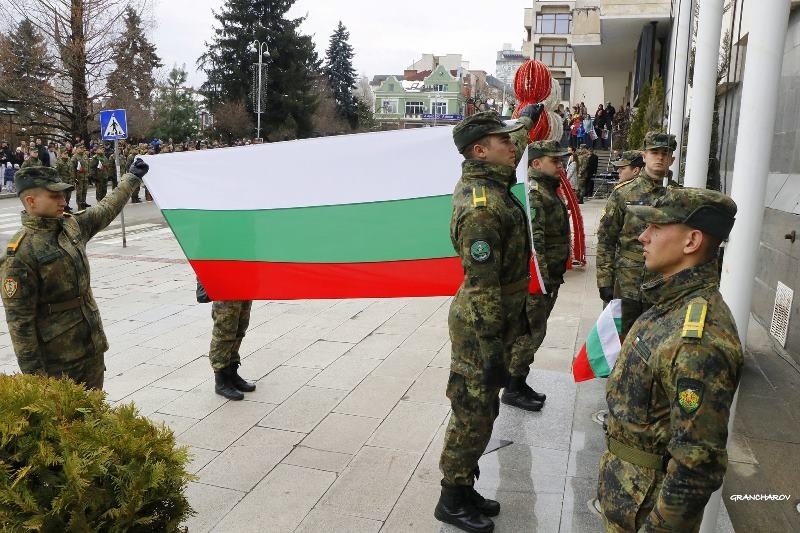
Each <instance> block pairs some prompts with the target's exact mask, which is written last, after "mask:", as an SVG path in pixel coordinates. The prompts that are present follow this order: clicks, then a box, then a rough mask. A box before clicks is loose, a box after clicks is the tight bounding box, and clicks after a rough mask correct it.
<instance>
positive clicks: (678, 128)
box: [668, 0, 694, 181]
mask: <svg viewBox="0 0 800 533" xmlns="http://www.w3.org/2000/svg"><path fill="white" fill-rule="evenodd" d="M678 4H679V5H678V19H677V20H676V24H677V29H676V31H675V40H674V41H673V43H672V54H671V55H672V57H673V58H674V62H673V64H672V81H671V83H670V87H671V90H670V97H669V122H668V124H669V133H671V134H672V135H674V136H675V141H676V142H677V143H678V148H677V149H676V150H675V162H674V163H673V164H672V175H673V176H675V180H676V181H677V178H678V176H679V175H680V164H681V156H682V155H683V121H684V117H685V116H686V85H687V82H688V77H689V76H688V75H689V47H690V44H691V39H690V37H689V35H690V33H691V29H692V12H693V11H694V2H693V1H692V0H679V1H678Z"/></svg>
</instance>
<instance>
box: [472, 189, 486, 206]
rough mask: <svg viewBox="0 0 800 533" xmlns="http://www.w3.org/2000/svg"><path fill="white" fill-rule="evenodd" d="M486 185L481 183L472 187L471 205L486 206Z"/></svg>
mask: <svg viewBox="0 0 800 533" xmlns="http://www.w3.org/2000/svg"><path fill="white" fill-rule="evenodd" d="M486 203H487V200H486V187H484V186H483V185H481V186H480V187H473V188H472V207H486Z"/></svg>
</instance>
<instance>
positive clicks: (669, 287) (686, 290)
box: [642, 259, 719, 307]
mask: <svg viewBox="0 0 800 533" xmlns="http://www.w3.org/2000/svg"><path fill="white" fill-rule="evenodd" d="M718 287H719V273H718V264H717V260H716V259H712V260H711V261H708V262H706V263H703V264H701V265H697V266H693V267H691V268H687V269H685V270H681V271H680V272H678V273H677V274H674V275H672V276H670V277H668V278H658V279H656V280H654V281H651V282H649V283H645V284H644V285H642V293H643V294H644V296H645V298H647V300H648V301H649V302H650V303H652V304H653V305H655V306H656V307H670V306H671V305H672V304H674V303H675V302H678V301H680V300H682V299H683V298H685V297H686V296H687V295H689V294H692V293H695V292H697V291H698V290H703V289H714V290H716V289H717V288H718Z"/></svg>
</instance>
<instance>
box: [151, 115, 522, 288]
mask: <svg viewBox="0 0 800 533" xmlns="http://www.w3.org/2000/svg"><path fill="white" fill-rule="evenodd" d="M144 159H145V160H146V161H147V162H148V164H149V165H150V171H149V173H148V174H147V175H146V176H145V183H146V185H147V189H148V190H149V191H150V193H151V194H152V196H153V199H154V200H155V202H156V204H157V205H158V206H159V208H160V209H161V211H162V213H163V215H164V217H165V218H166V220H167V222H168V223H169V225H170V227H171V228H172V231H173V232H174V233H175V236H176V237H177V240H178V242H179V244H180V246H181V248H182V249H183V252H184V253H185V254H186V257H187V258H188V260H189V262H190V264H191V265H192V268H193V269H194V270H195V273H196V274H197V276H198V277H199V278H200V281H201V282H202V284H203V286H204V287H205V288H206V291H207V292H208V295H209V296H210V297H211V298H212V299H214V300H239V299H248V300H249V299H264V300H291V299H306V298H387V297H408V296H450V295H453V294H455V292H456V291H457V290H458V287H459V286H460V284H461V282H462V281H463V279H464V271H463V269H462V267H461V261H460V259H459V258H458V256H457V255H456V253H455V251H454V250H453V245H452V243H451V241H450V215H451V211H452V193H453V190H454V188H455V185H456V182H457V181H458V179H459V177H460V175H461V162H462V161H463V157H462V156H461V155H459V154H458V152H457V151H456V149H455V146H454V145H453V140H452V127H446V126H442V127H436V128H420V129H408V130H396V131H387V132H379V133H365V134H357V135H341V136H336V137H326V138H316V139H306V140H298V141H287V142H280V143H272V144H260V145H251V146H243V147H233V148H222V149H214V150H198V151H194V152H180V153H170V154H160V155H158V156H152V155H150V156H145V157H144ZM520 168H521V170H520V171H519V172H518V174H519V176H518V184H517V185H516V186H514V188H513V191H514V193H515V194H517V195H518V197H519V198H520V200H523V198H522V197H523V196H524V182H525V169H524V167H522V165H520Z"/></svg>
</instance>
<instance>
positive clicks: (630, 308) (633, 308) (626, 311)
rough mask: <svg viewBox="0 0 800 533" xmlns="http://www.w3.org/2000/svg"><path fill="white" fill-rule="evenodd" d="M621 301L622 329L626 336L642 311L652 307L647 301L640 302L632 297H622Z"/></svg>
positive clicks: (622, 333)
mask: <svg viewBox="0 0 800 533" xmlns="http://www.w3.org/2000/svg"><path fill="white" fill-rule="evenodd" d="M621 300H622V301H621V302H620V304H621V308H622V331H621V335H623V336H625V335H627V334H628V332H629V331H630V330H631V326H633V323H634V322H636V319H637V318H639V317H640V316H641V315H642V313H644V312H645V311H647V310H648V309H650V308H651V307H652V305H650V304H649V303H647V302H640V301H639V300H632V299H630V298H622V299H621Z"/></svg>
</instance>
